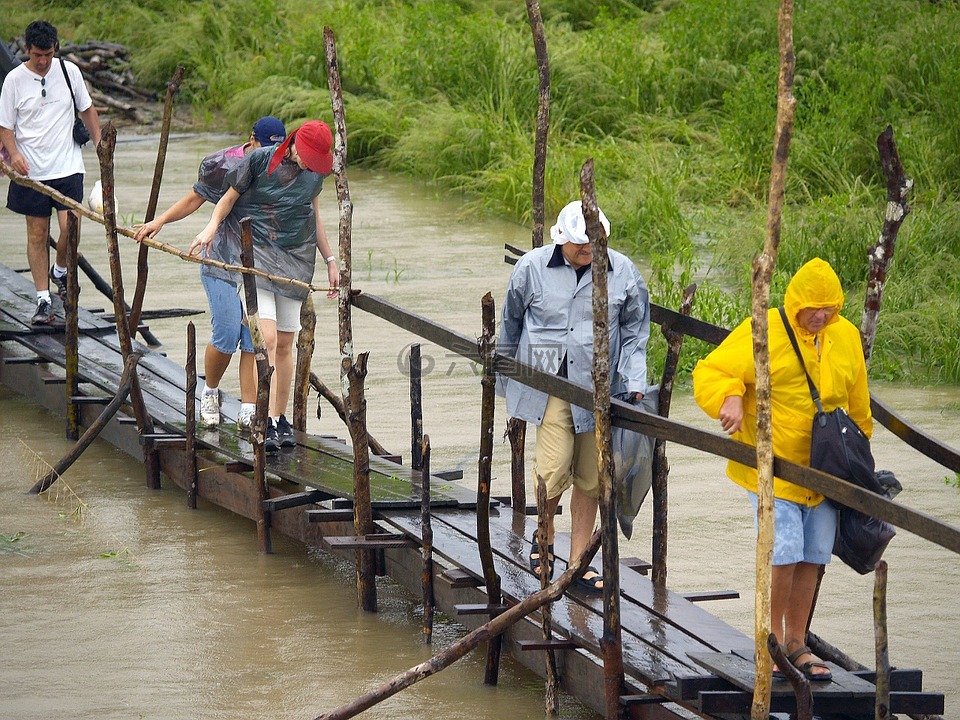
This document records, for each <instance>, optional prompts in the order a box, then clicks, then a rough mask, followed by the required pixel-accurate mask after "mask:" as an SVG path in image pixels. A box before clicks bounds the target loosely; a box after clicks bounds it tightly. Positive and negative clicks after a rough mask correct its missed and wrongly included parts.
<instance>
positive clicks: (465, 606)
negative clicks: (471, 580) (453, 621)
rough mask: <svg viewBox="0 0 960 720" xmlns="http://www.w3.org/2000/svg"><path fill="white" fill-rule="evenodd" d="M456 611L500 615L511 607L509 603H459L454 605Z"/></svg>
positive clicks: (458, 612) (470, 613)
mask: <svg viewBox="0 0 960 720" xmlns="http://www.w3.org/2000/svg"><path fill="white" fill-rule="evenodd" d="M453 609H454V611H455V612H456V613H457V615H489V616H491V617H492V616H494V615H499V614H501V613H502V612H503V611H505V610H509V609H510V605H509V604H507V603H497V604H493V605H491V604H489V603H457V604H456V605H454V606H453Z"/></svg>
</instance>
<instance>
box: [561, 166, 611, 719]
mask: <svg viewBox="0 0 960 720" xmlns="http://www.w3.org/2000/svg"><path fill="white" fill-rule="evenodd" d="M580 195H581V202H582V205H583V218H584V220H585V221H586V230H587V237H589V238H590V247H591V249H592V250H593V257H595V258H603V259H605V258H606V257H607V236H606V233H605V232H604V231H603V226H602V225H601V224H600V209H599V208H598V207H597V193H596V187H595V185H594V179H593V158H589V159H587V161H586V162H585V163H584V165H583V168H582V169H581V170H580ZM600 262H601V265H605V263H603V262H602V261H600ZM607 305H608V303H607V273H606V272H595V273H593V373H592V374H593V416H594V419H595V421H596V436H597V464H598V469H599V474H600V532H601V534H602V535H603V572H602V575H603V637H601V638H600V650H601V653H602V655H603V685H604V697H605V699H606V703H605V704H606V713H605V715H606V718H607V720H615V719H616V718H619V717H620V715H621V705H620V696H621V695H623V646H622V645H621V628H620V552H619V549H618V547H617V502H616V495H615V493H614V489H613V477H614V470H613V426H612V424H611V423H610V332H609V324H610V319H609V316H608V312H607ZM571 559H572V558H571Z"/></svg>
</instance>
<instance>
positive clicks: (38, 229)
mask: <svg viewBox="0 0 960 720" xmlns="http://www.w3.org/2000/svg"><path fill="white" fill-rule="evenodd" d="M26 218H27V263H28V264H29V265H30V274H31V275H32V276H33V284H34V287H36V288H37V291H38V292H42V291H43V290H49V289H50V281H49V279H48V278H47V273H49V272H50V253H49V251H48V249H47V238H48V237H49V236H50V218H49V217H34V216H32V215H27V216H26Z"/></svg>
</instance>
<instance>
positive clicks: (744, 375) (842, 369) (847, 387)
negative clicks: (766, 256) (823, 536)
mask: <svg viewBox="0 0 960 720" xmlns="http://www.w3.org/2000/svg"><path fill="white" fill-rule="evenodd" d="M783 304H784V309H785V310H786V313H787V318H788V319H789V321H790V325H791V326H792V327H793V332H794V334H795V335H796V337H797V343H798V344H799V346H800V351H801V352H802V353H803V358H804V363H805V364H806V367H807V372H808V373H810V377H811V378H812V379H813V382H814V384H815V385H816V386H817V389H818V390H819V391H820V397H821V401H822V403H823V408H824V410H826V411H828V412H829V411H831V410H834V409H836V408H838V407H842V408H844V409H845V410H846V411H847V414H848V415H850V417H851V418H852V419H853V420H854V421H855V422H856V423H857V425H859V426H860V428H861V429H862V430H863V431H864V433H866V435H867V437H870V435H871V434H872V432H873V418H872V416H871V413H870V392H869V390H868V389H867V368H866V364H865V363H864V360H863V349H862V345H861V342H860V332H859V331H858V330H857V328H856V327H854V325H853V324H852V323H851V322H850V321H848V320H845V319H844V318H842V317H840V313H839V309H840V308H841V307H842V306H843V289H842V288H841V287H840V279H839V278H838V277H837V275H836V273H835V272H834V271H833V268H831V267H830V265H829V264H828V263H826V262H824V261H823V260H821V259H820V258H814V259H813V260H811V261H810V262H808V263H807V264H805V265H804V266H803V267H801V268H800V269H799V270H798V271H797V273H796V275H794V276H793V278H792V279H791V280H790V284H789V285H788V286H787V292H786V295H785V296H784V303H783ZM823 307H836V308H837V309H838V310H837V313H836V314H835V315H834V316H833V318H832V319H831V320H830V321H829V322H828V323H827V325H826V326H825V327H824V328H823V330H821V331H820V332H819V333H818V334H816V335H814V334H813V333H810V332H807V331H806V330H804V329H802V328H801V327H800V324H799V322H798V321H797V313H798V312H799V311H800V310H801V309H803V308H823ZM767 321H768V323H769V335H768V337H769V343H770V385H771V415H772V422H773V451H774V453H775V454H776V455H778V456H779V457H782V458H784V459H786V460H790V461H791V462H794V463H797V464H800V465H809V464H810V426H811V423H812V422H813V416H814V413H815V412H816V406H815V405H814V403H813V399H812V398H811V397H810V388H809V387H808V385H807V380H806V378H805V377H804V374H803V370H802V368H801V367H800V361H799V360H798V359H797V355H796V353H795V352H794V350H793V347H792V346H791V344H790V338H789V337H788V336H787V332H786V329H785V328H784V327H783V321H782V320H781V318H780V312H779V310H777V309H776V308H774V309H771V310H770V311H769V314H768V316H767ZM751 333H752V322H751V320H750V319H749V318H748V319H747V320H744V321H743V322H742V323H740V325H739V326H738V327H737V328H736V330H734V331H733V332H732V333H730V335H728V336H727V338H726V339H725V340H724V341H723V342H722V343H721V344H720V345H719V346H718V347H717V348H716V349H715V350H714V351H713V352H711V353H710V354H709V355H708V356H707V357H706V358H704V359H703V360H701V361H700V362H698V363H697V367H696V368H695V369H694V371H693V388H694V398H695V399H696V401H697V404H698V405H699V406H700V407H701V408H703V410H704V412H706V413H707V415H709V416H710V417H712V418H718V417H719V415H720V406H721V405H722V404H723V401H724V399H726V398H727V397H729V396H731V395H742V396H743V422H742V424H741V425H742V429H741V430H740V431H739V432H737V433H734V435H733V436H732V437H733V439H734V440H739V441H740V442H742V443H746V444H748V445H754V446H756V444H757V395H756V382H757V379H756V373H755V371H754V365H753V337H752V334H751ZM727 475H728V476H729V477H730V479H731V480H733V481H734V482H735V483H737V484H738V485H741V486H743V487H745V488H746V489H748V490H751V491H753V492H756V491H757V471H756V469H755V468H751V467H747V466H746V465H742V464H740V463H737V462H733V461H731V462H730V463H729V464H728V465H727ZM773 492H774V495H775V496H776V497H778V498H782V499H784V500H790V501H792V502H795V503H799V504H802V505H807V506H813V505H817V504H818V503H819V502H820V501H821V500H823V495H821V494H819V493H816V492H814V491H812V490H808V489H807V488H804V487H801V486H799V485H795V484H793V483H790V482H787V481H786V480H782V479H781V478H774V480H773Z"/></svg>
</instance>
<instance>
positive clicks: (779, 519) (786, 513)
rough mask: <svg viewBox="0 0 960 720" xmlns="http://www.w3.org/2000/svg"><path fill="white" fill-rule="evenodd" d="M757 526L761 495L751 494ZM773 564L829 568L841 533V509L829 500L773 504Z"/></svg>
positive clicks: (780, 501) (755, 524)
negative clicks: (805, 564) (758, 498)
mask: <svg viewBox="0 0 960 720" xmlns="http://www.w3.org/2000/svg"><path fill="white" fill-rule="evenodd" d="M747 494H748V495H750V502H751V503H752V504H753V510H754V518H755V519H754V528H756V527H757V523H756V510H757V494H756V493H753V492H750V491H749V490H748V491H747ZM773 521H774V526H775V528H776V529H775V530H774V537H773V564H774V565H792V564H793V563H798V562H806V563H810V564H812V565H828V564H829V563H830V556H831V555H832V554H833V540H834V537H835V536H836V534H837V509H836V508H835V507H834V506H833V505H832V504H831V503H830V501H829V500H827V499H826V498H824V499H823V501H822V502H821V503H820V504H819V505H814V506H813V507H808V506H806V505H800V504H798V503H795V502H790V501H789V500H781V499H780V498H775V499H774V501H773Z"/></svg>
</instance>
